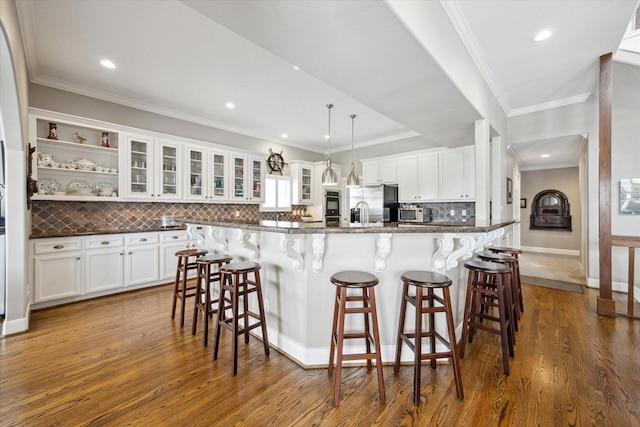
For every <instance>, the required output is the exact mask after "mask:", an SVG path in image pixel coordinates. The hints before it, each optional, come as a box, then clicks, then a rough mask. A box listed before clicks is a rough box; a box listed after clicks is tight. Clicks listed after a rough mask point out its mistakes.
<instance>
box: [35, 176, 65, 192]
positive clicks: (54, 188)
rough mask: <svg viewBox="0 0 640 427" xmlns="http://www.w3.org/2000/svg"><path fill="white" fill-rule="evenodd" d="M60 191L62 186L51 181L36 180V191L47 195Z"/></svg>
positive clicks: (44, 179) (46, 179) (45, 179)
mask: <svg viewBox="0 0 640 427" xmlns="http://www.w3.org/2000/svg"><path fill="white" fill-rule="evenodd" d="M60 190H62V185H60V183H59V182H56V181H54V180H52V179H48V178H42V179H39V180H38V191H39V192H40V191H45V192H46V193H47V194H51V193H53V192H58V191H60Z"/></svg>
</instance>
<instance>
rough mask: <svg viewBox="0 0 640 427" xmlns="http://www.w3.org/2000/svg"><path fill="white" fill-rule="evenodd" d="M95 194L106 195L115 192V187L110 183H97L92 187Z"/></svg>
mask: <svg viewBox="0 0 640 427" xmlns="http://www.w3.org/2000/svg"><path fill="white" fill-rule="evenodd" d="M94 190H95V192H96V193H108V192H114V191H116V186H115V185H114V184H112V183H110V182H99V183H97V184H96V186H95V187H94Z"/></svg>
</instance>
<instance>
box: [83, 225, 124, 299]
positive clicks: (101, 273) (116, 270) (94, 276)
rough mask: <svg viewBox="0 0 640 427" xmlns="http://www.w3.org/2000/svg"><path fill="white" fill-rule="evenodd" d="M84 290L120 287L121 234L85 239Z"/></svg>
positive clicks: (121, 263)
mask: <svg viewBox="0 0 640 427" xmlns="http://www.w3.org/2000/svg"><path fill="white" fill-rule="evenodd" d="M85 248H86V249H85V251H84V270H85V291H86V292H87V293H90V292H99V291H104V290H107V289H115V288H121V287H122V277H123V272H124V268H123V266H124V264H123V259H124V257H123V255H124V254H123V251H124V248H123V239H122V236H117V235H115V236H97V237H89V238H87V239H86V240H85Z"/></svg>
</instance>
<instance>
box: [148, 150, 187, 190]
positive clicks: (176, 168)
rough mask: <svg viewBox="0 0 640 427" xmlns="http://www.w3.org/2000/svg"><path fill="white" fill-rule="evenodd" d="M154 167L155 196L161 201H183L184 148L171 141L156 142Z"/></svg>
mask: <svg viewBox="0 0 640 427" xmlns="http://www.w3.org/2000/svg"><path fill="white" fill-rule="evenodd" d="M156 147H157V150H156V152H157V155H156V158H155V162H154V165H153V172H154V178H155V177H157V179H154V183H155V190H154V193H153V194H155V196H156V197H157V198H158V200H159V201H169V200H181V199H182V171H183V169H182V147H181V146H180V144H178V143H176V142H171V141H163V140H159V141H156Z"/></svg>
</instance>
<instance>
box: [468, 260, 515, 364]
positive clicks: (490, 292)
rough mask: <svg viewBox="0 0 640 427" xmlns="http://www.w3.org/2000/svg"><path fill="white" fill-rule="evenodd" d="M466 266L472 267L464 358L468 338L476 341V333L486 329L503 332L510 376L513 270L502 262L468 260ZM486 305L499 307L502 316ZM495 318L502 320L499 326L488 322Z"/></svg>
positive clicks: (494, 320) (506, 362)
mask: <svg viewBox="0 0 640 427" xmlns="http://www.w3.org/2000/svg"><path fill="white" fill-rule="evenodd" d="M464 266H465V267H466V268H467V269H468V270H469V279H468V281H467V296H466V301H465V305H464V323H463V325H462V339H461V340H460V357H461V358H462V357H464V351H465V345H466V342H467V340H468V341H469V342H470V343H471V342H472V341H473V334H474V332H475V331H477V330H478V329H482V330H485V331H488V332H491V333H494V334H498V335H500V338H501V342H502V364H503V366H504V373H505V375H509V357H513V337H514V330H513V317H512V314H511V312H512V310H510V309H509V307H511V306H512V303H511V293H510V292H509V291H508V290H507V286H506V283H507V281H508V280H510V279H509V278H508V277H507V276H509V275H510V274H511V269H509V268H507V267H505V266H504V265H502V264H496V263H493V262H485V261H468V262H466V263H465V264H464ZM485 306H491V307H497V309H498V317H495V316H493V315H491V314H489V313H487V312H486V310H485V309H484V307H485ZM486 321H493V322H495V323H498V325H499V327H498V328H497V329H496V328H494V327H491V326H489V325H487V323H488V322H486Z"/></svg>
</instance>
